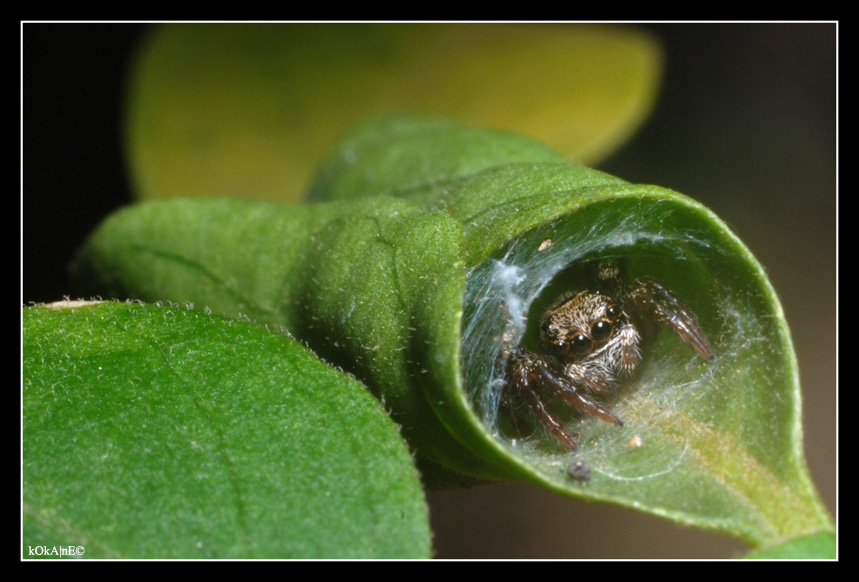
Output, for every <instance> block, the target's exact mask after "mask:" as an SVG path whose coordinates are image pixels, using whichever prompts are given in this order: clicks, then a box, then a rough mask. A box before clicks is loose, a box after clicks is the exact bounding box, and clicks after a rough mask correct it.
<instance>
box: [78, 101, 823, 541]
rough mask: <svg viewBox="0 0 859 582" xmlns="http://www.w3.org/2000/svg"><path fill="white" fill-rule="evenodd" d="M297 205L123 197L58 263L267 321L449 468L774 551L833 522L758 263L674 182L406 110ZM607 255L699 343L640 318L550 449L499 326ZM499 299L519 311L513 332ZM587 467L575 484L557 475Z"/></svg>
mask: <svg viewBox="0 0 859 582" xmlns="http://www.w3.org/2000/svg"><path fill="white" fill-rule="evenodd" d="M311 197H312V198H313V199H315V200H325V201H327V202H318V203H315V204H305V205H302V206H295V207H282V206H277V205H269V204H265V203H257V202H248V201H237V200H208V201H204V200H200V201H189V200H176V201H173V202H163V203H149V204H143V205H139V206H136V207H133V208H131V209H128V210H126V211H123V212H120V213H118V214H117V215H115V216H114V217H112V218H111V219H109V220H108V221H107V222H106V223H105V224H104V225H103V226H102V227H101V228H100V229H99V230H98V231H97V232H96V233H95V235H94V236H93V238H92V240H91V241H90V243H89V244H88V246H87V247H86V249H85V250H84V252H83V254H82V256H81V262H80V264H79V277H80V278H81V279H82V280H84V281H87V280H91V281H98V284H99V288H100V289H102V290H108V291H111V292H112V293H115V294H118V295H120V296H132V297H139V298H143V299H154V298H170V299H172V300H174V301H193V302H195V303H196V304H198V305H204V304H205V305H208V306H210V307H211V308H212V309H215V310H216V311H219V312H222V313H225V314H229V315H233V316H237V315H238V314H239V313H241V314H245V315H248V316H250V317H251V318H254V319H258V320H259V321H262V322H266V323H269V324H276V325H284V326H286V327H287V328H288V329H289V330H290V331H291V332H292V333H294V334H295V335H296V336H297V337H299V338H301V339H302V340H303V341H305V342H307V344H308V345H310V346H311V347H312V348H313V349H314V350H315V351H316V352H317V353H318V354H320V355H321V356H322V357H323V358H324V359H326V360H328V361H330V362H332V363H335V364H337V365H339V366H341V367H343V368H344V369H346V370H348V371H350V372H352V373H354V374H355V375H356V376H357V377H358V378H360V379H361V380H362V381H364V382H365V383H366V384H367V385H368V386H369V387H370V388H371V389H372V390H373V391H374V392H375V393H376V394H377V395H378V396H379V397H380V398H381V399H382V400H383V401H384V403H385V405H386V406H389V407H390V409H391V413H392V415H393V417H394V418H395V420H396V421H397V422H398V423H399V424H400V425H402V426H403V427H404V435H405V436H406V438H407V439H408V440H409V442H410V444H411V445H412V446H413V447H414V448H415V449H416V450H417V452H418V453H419V454H420V455H421V456H422V457H425V458H428V459H430V460H431V461H432V462H434V463H437V464H439V465H442V466H444V467H447V468H449V469H453V470H454V471H457V472H460V473H462V474H465V475H469V476H471V477H476V478H483V479H486V478H489V479H523V480H528V481H531V482H535V483H539V484H541V485H543V486H545V487H548V488H550V489H552V490H555V491H558V492H561V493H564V494H567V495H571V496H575V497H580V498H587V499H595V500H605V501H611V502H614V503H619V504H622V505H626V506H629V507H634V508H637V509H644V510H647V511H650V512H652V513H655V514H657V515H661V516H665V517H669V518H671V519H673V520H675V521H678V522H681V523H688V524H692V525H696V526H699V527H703V528H707V529H713V530H717V531H721V532H725V533H729V534H731V535H734V536H736V537H739V538H741V539H743V540H745V541H747V542H749V543H751V544H752V545H756V546H761V545H772V544H776V543H779V542H781V541H783V540H786V539H789V538H793V537H796V536H799V535H803V534H807V533H812V532H818V531H828V530H831V528H832V524H831V520H830V517H829V515H828V514H827V512H826V510H825V509H824V507H823V505H822V504H821V502H820V500H819V498H818V495H817V493H816V491H815V490H814V487H813V485H812V483H811V481H810V478H809V476H808V472H807V469H806V467H805V461H804V459H803V456H802V431H801V425H800V419H801V414H800V412H801V411H800V392H799V385H798V379H797V370H796V361H795V356H794V353H793V347H792V345H791V340H790V334H789V332H788V329H787V325H786V323H785V321H784V318H783V316H782V313H781V308H780V306H779V303H778V299H777V297H776V295H775V292H774V291H773V289H772V287H771V286H770V284H769V281H768V280H767V278H766V276H765V274H764V272H763V269H762V268H761V266H760V265H759V264H758V263H757V262H756V261H755V259H754V257H753V256H752V255H751V254H750V252H749V251H748V249H746V248H745V247H744V246H743V244H742V243H741V242H740V241H739V240H738V239H737V238H736V237H735V236H734V234H733V233H732V232H731V231H730V229H729V228H728V227H727V226H726V225H725V224H724V223H722V222H721V221H720V220H719V219H718V218H717V217H716V216H714V215H713V214H712V213H711V212H710V211H709V210H707V209H706V208H704V207H703V206H701V205H700V204H698V203H696V202H694V201H693V200H691V199H689V198H686V197H684V196H682V195H680V194H678V193H676V192H673V191H670V190H667V189H664V188H658V187H655V186H642V185H634V184H629V183H626V182H624V181H622V180H620V179H617V178H614V177H612V176H609V175H606V174H604V173H601V172H597V171H595V170H591V169H588V168H585V167H581V166H577V165H574V164H571V163H569V162H567V161H564V160H563V158H562V157H561V156H559V155H558V154H557V153H555V152H553V151H551V150H550V149H548V148H546V147H544V146H542V145H540V144H537V143H534V142H531V141H530V140H528V139H527V138H523V137H520V136H516V135H512V134H507V133H502V132H492V131H486V130H475V129H473V128H467V127H461V126H458V125H454V124H450V123H445V122H439V121H429V120H425V119H413V118H402V117H401V118H383V119H379V120H376V121H373V122H371V123H369V124H368V125H366V126H364V127H362V128H359V129H357V130H356V131H355V132H354V133H353V134H351V135H350V136H348V137H347V138H346V139H345V140H344V141H343V142H342V143H341V144H340V146H338V147H337V149H335V151H334V153H333V154H332V155H331V157H330V158H329V160H328V161H327V162H326V163H325V164H324V165H323V167H322V169H321V170H320V172H319V175H318V177H317V180H316V182H315V184H314V187H313V188H312V189H311ZM595 258H612V259H619V260H622V261H623V262H624V264H625V267H626V269H627V271H628V276H629V277H630V278H634V277H638V276H645V275H646V276H650V277H654V278H656V279H658V280H659V281H661V282H663V283H664V284H665V285H667V286H668V287H669V288H671V289H672V290H674V291H675V292H676V293H677V294H678V295H679V296H680V297H682V298H683V299H684V300H685V302H687V303H688V304H689V306H690V308H691V309H692V310H693V311H694V312H695V313H696V314H697V316H698V319H699V321H700V323H701V326H702V328H703V330H704V332H705V333H706V335H707V336H708V337H709V340H710V343H711V345H712V347H713V351H714V353H715V357H714V360H713V361H712V362H708V361H705V360H704V359H702V358H700V357H699V356H697V354H696V353H695V352H694V351H693V350H691V349H690V348H689V346H687V345H686V344H683V343H682V342H681V341H680V340H679V339H678V338H677V337H676V336H675V334H671V333H662V334H660V336H659V338H658V341H657V342H656V343H655V345H654V346H653V347H652V348H651V349H649V350H648V352H647V353H646V354H645V355H644V363H643V365H642V367H641V369H640V371H639V374H638V377H637V378H636V379H635V380H633V381H630V382H628V383H627V385H626V386H625V388H624V389H623V390H622V392H621V394H620V395H619V396H618V397H617V398H616V399H615V400H614V401H612V402H610V406H611V407H612V409H613V410H614V411H615V412H616V413H617V414H618V416H620V417H621V418H622V419H623V420H624V425H623V426H622V427H620V426H617V425H611V424H607V423H604V422H601V421H599V420H596V419H593V418H582V417H581V416H580V415H576V414H574V413H571V412H569V413H566V416H565V418H564V421H565V422H566V423H567V425H568V427H569V428H570V430H574V431H576V432H578V433H580V435H581V436H580V441H579V450H578V451H576V452H570V451H569V450H567V449H565V448H564V447H562V446H560V445H559V444H558V443H557V442H555V440H554V439H552V438H551V436H550V435H548V434H546V433H545V432H544V431H541V430H539V429H535V430H533V431H517V430H514V428H513V427H512V426H511V423H510V422H509V419H508V418H507V416H506V415H504V414H500V413H499V401H500V393H499V391H500V390H502V389H503V388H502V387H503V377H500V375H499V373H498V372H497V370H498V366H497V364H496V363H497V362H498V361H500V360H499V357H500V356H501V355H502V350H503V349H504V345H505V344H504V341H505V340H504V338H511V337H512V338H518V337H522V338H523V339H522V341H524V342H525V343H526V344H527V343H528V342H533V335H534V331H533V326H534V325H535V323H536V322H537V321H538V320H539V315H540V312H541V309H544V308H545V306H546V305H547V304H548V303H549V302H551V301H553V300H554V299H556V298H557V296H558V295H560V294H562V293H563V292H564V290H566V289H569V288H575V287H576V286H577V285H578V286H579V288H580V287H581V286H583V285H586V284H587V282H586V281H583V280H582V278H581V277H582V268H581V265H582V263H583V262H585V261H589V260H593V259H595ZM520 314H521V315H523V316H525V315H527V316H528V319H529V321H530V327H528V328H525V325H524V324H523V320H522V318H520ZM576 463H583V464H586V465H587V466H588V467H589V469H590V474H591V477H590V480H589V481H583V480H577V479H574V478H571V476H570V474H569V471H568V469H569V468H570V467H571V466H573V465H575V464H576Z"/></svg>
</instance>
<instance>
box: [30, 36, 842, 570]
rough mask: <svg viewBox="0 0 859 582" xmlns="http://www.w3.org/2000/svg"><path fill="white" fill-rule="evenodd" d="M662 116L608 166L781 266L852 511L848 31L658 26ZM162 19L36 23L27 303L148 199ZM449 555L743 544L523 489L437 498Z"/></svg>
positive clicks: (812, 439) (812, 432)
mask: <svg viewBox="0 0 859 582" xmlns="http://www.w3.org/2000/svg"><path fill="white" fill-rule="evenodd" d="M645 28H648V29H650V30H651V31H653V32H654V34H655V35H656V36H658V37H659V38H660V39H661V40H662V42H663V46H664V49H665V54H666V70H665V79H664V87H663V91H662V94H661V96H660V99H659V101H658V103H657V106H656V111H655V112H654V115H653V116H652V117H651V118H650V119H649V120H648V122H647V123H646V125H645V126H644V127H643V128H642V130H641V131H640V132H639V133H638V134H637V135H636V136H635V137H634V138H633V140H632V141H631V142H630V143H629V144H628V145H627V146H625V147H624V148H623V149H622V150H621V151H619V152H618V153H616V154H615V155H614V156H613V157H612V158H610V159H609V160H607V161H606V162H605V163H603V164H601V165H600V169H603V170H605V171H607V172H609V173H611V174H615V175H617V176H619V177H621V178H624V179H626V180H629V181H631V182H637V183H650V184H658V185H660V186H665V187H669V188H673V189H675V190H678V191H680V192H683V193H684V194H687V195H689V196H691V197H693V198H695V199H697V200H699V201H701V202H702V203H704V204H705V205H707V206H709V207H710V208H712V209H713V210H714V211H715V212H716V213H717V214H718V215H719V216H721V217H722V218H723V219H724V220H725V221H726V222H727V223H728V224H730V225H731V226H732V228H734V229H735V231H736V232H737V234H738V235H739V236H740V238H741V239H743V241H744V242H745V243H746V244H747V245H748V246H749V248H750V249H751V250H752V251H753V252H754V254H755V255H756V256H757V258H758V260H759V261H760V262H761V263H762V264H763V265H764V267H765V268H766V269H767V271H768V273H769V275H770V278H771V280H772V283H773V285H774V286H775V288H776V290H777V291H778V292H779V295H780V297H781V299H782V303H783V306H784V310H785V313H786V315H787V319H788V322H789V323H790V325H791V330H792V334H793V338H794V342H795V344H796V350H797V355H798V358H799V364H800V372H801V375H802V385H803V393H804V418H805V431H806V437H805V442H806V445H805V448H806V456H807V459H808V463H809V466H810V469H811V473H812V476H813V478H814V480H815V483H816V484H817V486H818V488H819V490H820V492H821V495H822V497H823V499H824V501H825V502H826V504H827V505H828V507H829V508H830V510H831V511H832V512H833V514H834V512H835V508H836V485H835V473H836V469H835V467H836V424H835V419H836V272H837V239H836V212H837V195H836V175H837V174H836V50H837V47H836V27H835V25H834V24H743V25H686V24H673V25H649V26H645ZM146 30H147V26H143V25H136V24H118V25H117V24H113V25H82V24H73V25H65V24H25V25H23V61H22V62H23V75H22V78H23V166H22V167H23V185H22V301H23V303H24V304H27V303H30V302H41V301H54V300H57V299H60V298H62V296H63V295H68V294H69V293H70V288H69V286H68V283H67V267H68V264H69V262H70V261H71V259H72V257H73V255H74V252H75V250H76V249H77V248H78V247H79V246H80V244H81V243H82V242H83V240H84V238H85V237H86V235H87V233H88V232H90V231H91V230H92V229H93V228H94V227H95V226H96V225H97V224H98V222H99V221H100V220H101V219H102V218H104V217H105V216H107V215H108V214H109V213H110V212H111V211H112V210H114V209H116V208H118V207H120V206H122V205H124V204H127V203H129V202H131V199H132V198H131V187H130V184H129V182H128V176H127V173H126V171H125V167H124V163H125V162H124V157H123V149H122V135H121V116H122V107H123V99H124V83H125V80H126V76H127V73H128V68H129V65H130V63H131V57H132V55H133V52H134V50H135V48H136V47H137V46H138V44H139V42H140V41H141V39H142V38H143V36H144V34H145V33H146ZM429 501H430V506H431V517H432V521H433V528H434V530H435V532H436V535H435V547H436V551H437V553H438V556H439V557H451V558H456V557H471V558H493V557H518V558H529V557H543V558H565V557H570V558H573V557H581V558H656V557H663V558H684V557H687V558H704V557H730V556H736V555H740V554H741V553H742V551H743V550H742V545H740V544H738V543H736V542H733V541H732V540H729V539H727V538H722V537H720V536H716V535H713V534H708V533H704V532H700V531H697V530H693V529H689V528H680V527H677V526H675V525H673V524H671V523H668V522H665V521H662V520H659V519H657V518H653V517H650V516H647V515H643V514H639V513H636V512H633V511H630V510H626V509H621V508H615V507H610V506H604V505H598V504H587V503H581V502H576V501H572V500H569V499H565V498H562V497H559V496H557V495H555V494H552V493H549V492H546V491H543V490H541V489H537V488H535V487H530V486H524V485H509V486H496V487H491V488H479V489H474V490H466V491H451V492H444V493H431V494H430V495H429Z"/></svg>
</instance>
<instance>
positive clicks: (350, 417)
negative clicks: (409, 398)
mask: <svg viewBox="0 0 859 582" xmlns="http://www.w3.org/2000/svg"><path fill="white" fill-rule="evenodd" d="M23 319H24V352H23V353H24V408H23V422H24V433H23V470H24V479H23V504H24V509H23V515H24V527H23V556H24V557H27V558H28V557H31V556H33V555H34V554H33V553H32V550H33V548H36V547H39V546H47V547H48V548H49V549H52V548H54V547H57V548H59V547H68V546H82V547H83V549H84V553H83V557H86V558H314V557H319V558H369V557H377V558H393V557H400V558H402V557H410V558H426V557H429V555H430V543H429V528H428V523H427V512H426V506H425V503H424V499H423V492H422V491H421V488H420V483H419V481H418V478H417V474H416V471H415V468H414V465H413V463H412V459H411V457H410V455H409V453H408V450H407V449H406V447H405V445H404V443H403V441H402V438H401V437H400V436H399V434H398V432H397V428H396V427H395V426H394V425H393V423H392V422H391V421H390V419H389V418H388V417H387V416H386V415H385V413H384V411H383V410H382V408H381V407H380V406H379V403H378V402H377V401H376V400H375V399H373V398H372V397H371V396H370V395H369V394H367V392H366V391H365V390H364V388H363V387H362V386H361V385H360V384H358V383H357V382H356V381H354V380H353V379H352V378H349V377H348V376H346V375H344V374H342V373H340V372H337V371H335V370H333V369H331V368H329V367H328V366H326V365H324V364H323V363H321V362H319V361H318V360H317V359H316V358H315V357H314V356H313V355H312V354H310V353H309V352H308V351H307V350H306V349H305V348H303V347H302V346H300V345H299V344H298V343H297V342H295V341H293V340H291V339H289V338H287V337H285V336H284V335H281V334H279V333H275V332H273V331H270V330H267V329H265V328H262V327H257V326H253V325H250V324H248V323H243V322H239V321H236V320H232V319H226V318H222V317H217V316H213V315H209V314H206V313H202V312H199V311H191V310H188V309H187V308H182V307H175V306H174V307H159V306H151V305H150V306H146V305H140V304H131V303H114V302H84V301H66V302H60V303H54V304H49V305H42V306H36V307H31V308H26V309H24V315H23ZM38 551H40V550H36V552H38ZM35 556H36V557H38V553H37V554H35ZM47 557H53V556H52V555H50V554H49V555H47Z"/></svg>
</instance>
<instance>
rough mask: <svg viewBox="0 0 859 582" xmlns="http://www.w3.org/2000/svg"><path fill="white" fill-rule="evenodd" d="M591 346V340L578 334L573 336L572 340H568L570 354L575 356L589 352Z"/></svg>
mask: <svg viewBox="0 0 859 582" xmlns="http://www.w3.org/2000/svg"><path fill="white" fill-rule="evenodd" d="M592 346H593V342H592V341H591V339H590V338H589V337H588V336H586V335H584V334H581V333H580V334H579V335H577V336H575V337H574V338H573V339H572V340H570V352H571V353H573V354H577V355H584V354H587V353H588V352H590V351H591V347H592Z"/></svg>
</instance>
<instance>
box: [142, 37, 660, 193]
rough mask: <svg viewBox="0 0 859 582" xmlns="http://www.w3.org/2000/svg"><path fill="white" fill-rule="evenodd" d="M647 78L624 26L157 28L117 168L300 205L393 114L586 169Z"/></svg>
mask: <svg viewBox="0 0 859 582" xmlns="http://www.w3.org/2000/svg"><path fill="white" fill-rule="evenodd" d="M660 73H661V53H660V49H659V44H658V42H657V41H656V40H655V39H654V38H653V37H652V36H651V35H649V34H647V33H646V32H645V31H644V30H642V29H637V28H631V27H612V26H594V25H587V26H584V25H582V26H570V25H557V26H548V25H542V26H541V25H532V26H506V25H473V24H470V25H469V24H453V25H447V24H445V25H432V24H429V25H428V24H408V25H391V24H362V25H354V24H311V25H308V24H279V25H271V24H246V25H199V24H177V25H166V26H161V27H158V28H157V29H154V30H153V31H152V32H151V34H150V35H149V38H148V39H147V40H146V42H145V43H144V44H143V45H142V47H141V52H140V54H139V57H138V62H137V65H136V69H135V72H134V74H133V76H132V79H131V86H130V93H129V105H128V118H127V124H128V126H127V143H128V153H129V160H130V167H131V170H132V175H133V177H134V180H135V184H136V190H137V194H138V196H139V197H141V198H163V197H172V196H240V197H243V198H256V199H263V200H278V201H297V200H301V199H302V198H303V196H304V191H305V187H306V186H307V183H308V181H309V178H310V176H311V174H312V172H313V169H314V167H315V166H316V164H317V163H318V162H319V160H320V159H321V157H322V156H323V155H324V154H325V153H326V152H327V151H328V150H329V148H330V147H331V146H332V144H334V143H336V142H337V140H338V139H339V138H340V137H341V136H342V135H343V133H345V132H346V130H348V129H349V128H350V126H352V125H353V124H355V123H357V122H358V121H360V120H362V119H363V118H365V117H367V116H368V115H372V114H376V113H380V112H384V111H392V110H395V111H410V112H420V113H428V114H434V115H438V116H441V117H445V118H449V119H453V120H458V121H465V122H470V123H473V124H475V125H479V126H485V127H492V128H498V129H508V130H514V131H517V132H520V133H524V134H527V135H530V136H531V137H534V138H537V139H538V140H540V141H542V142H544V143H547V144H548V145H550V146H553V147H554V148H556V149H558V150H559V151H560V152H561V153H563V154H565V155H567V156H569V157H571V158H573V159H575V160H576V161H579V162H581V163H584V164H593V163H594V162H595V161H598V160H599V159H601V158H602V157H604V156H605V155H606V154H607V153H608V152H610V151H611V150H613V149H615V148H616V147H617V146H618V145H619V144H620V143H622V142H623V141H625V140H626V139H627V138H628V137H629V136H630V135H631V134H632V132H633V131H634V130H635V129H636V128H637V127H638V126H639V125H640V124H641V122H642V121H643V119H644V118H645V117H646V115H647V114H648V113H649V112H650V110H651V107H652V105H653V102H654V98H655V96H656V94H657V88H658V85H659V77H660Z"/></svg>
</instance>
